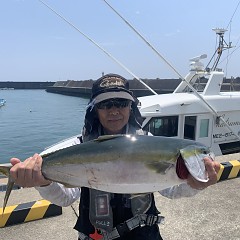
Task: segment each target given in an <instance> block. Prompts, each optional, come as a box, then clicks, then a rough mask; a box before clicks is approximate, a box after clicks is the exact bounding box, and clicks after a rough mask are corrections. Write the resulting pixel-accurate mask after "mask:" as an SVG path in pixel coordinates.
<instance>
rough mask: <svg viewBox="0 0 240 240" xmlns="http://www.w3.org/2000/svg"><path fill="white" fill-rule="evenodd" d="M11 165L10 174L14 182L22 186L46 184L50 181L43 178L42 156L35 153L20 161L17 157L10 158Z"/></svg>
mask: <svg viewBox="0 0 240 240" xmlns="http://www.w3.org/2000/svg"><path fill="white" fill-rule="evenodd" d="M10 162H11V164H12V165H13V167H12V168H11V170H10V174H11V177H12V179H13V180H14V182H15V183H16V184H17V185H19V186H22V187H37V186H46V185H49V184H50V183H51V181H49V180H47V179H45V178H44V177H43V175H42V172H41V167H42V157H41V156H40V155H38V154H37V153H36V154H34V155H33V157H30V158H27V159H26V160H25V161H24V162H21V161H20V160H19V159H18V158H12V159H11V160H10Z"/></svg>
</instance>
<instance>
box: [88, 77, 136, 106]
mask: <svg viewBox="0 0 240 240" xmlns="http://www.w3.org/2000/svg"><path fill="white" fill-rule="evenodd" d="M110 98H124V99H129V100H131V101H133V102H134V101H135V99H134V97H133V93H132V92H131V91H130V90H129V82H128V81H127V80H126V79H125V78H124V77H122V76H120V75H117V74H112V73H111V74H107V75H104V76H102V77H101V78H99V79H98V80H97V81H96V82H94V83H93V86H92V96H91V101H90V102H92V101H93V102H92V103H93V104H96V103H99V102H102V101H104V100H107V99H110Z"/></svg>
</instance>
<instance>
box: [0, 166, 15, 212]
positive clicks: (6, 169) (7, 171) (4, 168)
mask: <svg viewBox="0 0 240 240" xmlns="http://www.w3.org/2000/svg"><path fill="white" fill-rule="evenodd" d="M11 167H12V165H11V164H10V163H9V164H0V173H2V174H4V175H5V176H7V177H8V183H7V189H6V194H5V196H4V201H3V212H2V214H3V213H4V210H5V208H6V206H7V202H8V199H9V196H10V193H11V191H12V189H13V185H14V181H13V180H12V178H11V176H10V169H11Z"/></svg>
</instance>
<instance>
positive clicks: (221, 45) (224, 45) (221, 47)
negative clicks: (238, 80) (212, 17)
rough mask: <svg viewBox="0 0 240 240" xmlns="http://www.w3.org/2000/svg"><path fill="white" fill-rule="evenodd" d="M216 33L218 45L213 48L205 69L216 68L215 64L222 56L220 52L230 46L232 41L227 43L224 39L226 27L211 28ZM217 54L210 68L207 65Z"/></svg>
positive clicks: (213, 69)
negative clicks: (213, 50)
mask: <svg viewBox="0 0 240 240" xmlns="http://www.w3.org/2000/svg"><path fill="white" fill-rule="evenodd" d="M212 30H213V31H214V32H215V33H216V34H217V35H218V47H217V49H216V50H215V52H214V54H213V56H212V57H211V59H210V61H209V63H208V64H207V66H206V71H208V72H209V71H215V70H216V69H217V65H218V63H219V60H220V58H221V56H222V52H223V51H224V50H226V49H229V48H232V42H229V43H228V44H227V42H226V41H225V40H224V34H225V32H226V31H227V29H224V28H213V29H212ZM216 55H217V57H216V59H215V61H214V63H213V66H212V68H209V65H210V64H211V62H212V60H213V59H214V57H215V56H216Z"/></svg>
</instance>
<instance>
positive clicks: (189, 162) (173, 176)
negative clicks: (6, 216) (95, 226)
mask: <svg viewBox="0 0 240 240" xmlns="http://www.w3.org/2000/svg"><path fill="white" fill-rule="evenodd" d="M209 155H211V153H210V151H209V149H208V148H207V147H206V146H204V145H203V144H201V143H198V142H195V141H191V140H184V139H178V138H169V137H159V136H144V135H107V136H101V137H99V138H97V139H95V140H92V141H89V142H86V143H82V144H78V145H74V146H71V147H67V148H64V149H60V150H57V151H55V152H52V153H49V154H45V155H43V156H42V158H43V164H42V174H43V176H44V177H45V178H46V179H49V180H52V181H54V182H58V183H62V184H64V185H65V186H68V187H69V186H71V187H83V186H84V187H88V188H94V189H98V190H102V191H107V192H113V193H125V194H140V193H149V192H155V191H160V190H163V189H166V188H168V187H171V186H174V185H177V184H179V183H181V182H183V181H186V179H187V177H188V175H189V174H191V175H192V176H193V177H194V178H195V179H197V180H198V181H201V182H207V181H208V176H207V174H206V171H205V165H204V162H203V158H204V157H206V156H209ZM10 168H11V165H10V164H8V165H6V164H5V165H3V164H0V172H1V173H3V174H5V175H7V176H8V177H9V170H10ZM13 184H14V183H13V181H12V180H11V178H10V177H9V182H8V187H7V191H6V195H5V200H4V207H5V206H6V204H7V200H8V197H9V195H10V192H11V189H12V186H13Z"/></svg>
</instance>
